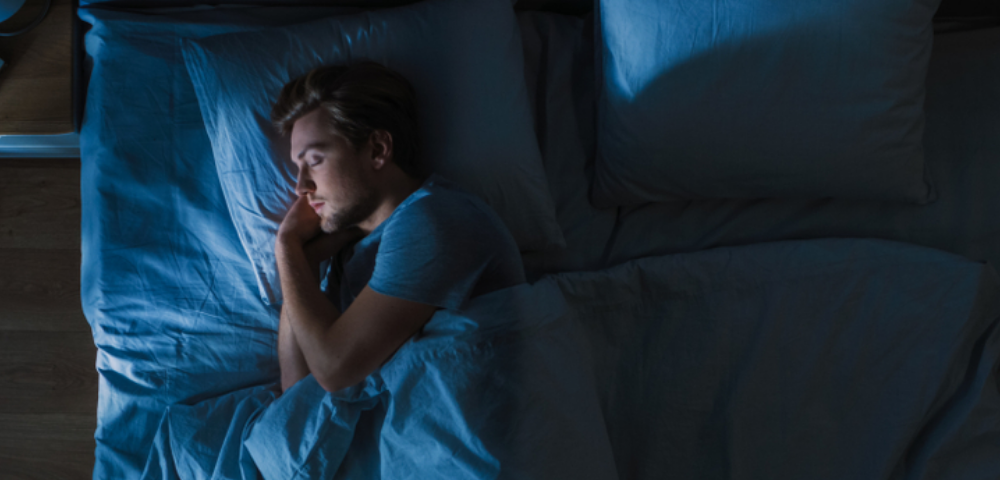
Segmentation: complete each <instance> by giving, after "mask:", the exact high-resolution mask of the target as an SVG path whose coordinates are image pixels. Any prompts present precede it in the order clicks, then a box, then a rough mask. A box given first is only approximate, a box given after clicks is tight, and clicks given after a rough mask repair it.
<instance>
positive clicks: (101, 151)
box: [79, 8, 331, 478]
mask: <svg viewBox="0 0 1000 480" xmlns="http://www.w3.org/2000/svg"><path fill="white" fill-rule="evenodd" d="M330 11H331V10H329V9H323V10H317V9H301V8H300V9H285V10H282V9H228V8H221V9H210V8H199V9H195V10H194V11H191V12H187V13H176V14H173V15H172V16H163V15H145V14H129V13H122V12H114V11H107V10H102V9H97V8H95V9H87V8H81V9H80V10H79V12H80V16H81V18H82V19H83V20H85V21H87V22H89V23H91V24H94V27H93V29H91V31H90V32H88V33H87V36H86V39H85V41H86V48H87V52H88V54H89V55H90V56H91V57H92V60H93V62H92V63H93V67H92V72H91V81H90V84H89V90H88V96H87V104H86V111H85V116H84V122H83V127H82V131H81V135H80V150H81V161H82V162H81V185H80V189H81V206H82V211H83V212H82V218H81V229H82V235H81V248H82V263H81V286H82V288H81V302H82V305H83V309H84V313H85V315H86V317H87V319H88V321H89V322H90V325H91V328H92V333H93V336H94V343H95V345H96V346H97V347H98V353H97V362H96V367H97V371H98V373H99V395H98V423H97V430H96V432H95V439H96V442H97V447H96V452H95V454H96V464H95V468H94V478H137V477H138V476H139V473H140V472H141V468H142V465H143V464H144V462H145V460H146V456H147V454H148V451H149V444H150V441H151V439H152V435H153V433H154V432H155V431H156V426H157V424H158V423H159V420H160V417H161V415H162V413H163V409H164V407H165V406H166V405H168V404H171V403H175V402H192V401H197V400H199V399H203V398H208V397H212V396H215V395H218V394H220V393H223V392H228V391H231V390H234V389H238V388H244V387H248V386H252V385H255V384H259V383H262V382H265V381H267V380H270V379H273V378H275V376H276V375H277V374H278V370H277V363H276V362H275V358H276V357H275V351H274V349H275V345H276V331H275V326H276V325H277V312H276V311H274V310H272V309H269V308H268V307H267V306H266V305H263V304H262V302H261V301H260V297H259V295H258V294H257V293H256V292H257V287H256V282H255V281H254V280H253V272H252V270H251V269H250V266H249V264H248V262H247V258H246V255H245V253H243V249H242V246H241V245H240V243H239V239H238V237H237V235H236V231H235V228H234V227H233V224H232V221H231V220H230V217H229V214H228V213H227V209H226V204H225V200H224V198H223V195H222V190H221V188H220V186H219V179H218V176H217V174H216V170H215V162H214V159H213V157H212V149H211V146H210V144H209V140H208V137H207V135H206V133H205V127H204V122H203V121H202V118H201V113H200V110H199V108H198V102H197V99H196V97H195V93H194V89H193V87H192V86H191V82H190V80H189V79H188V77H187V71H186V70H185V69H184V63H183V59H182V58H181V53H180V45H179V40H178V37H179V36H181V35H189V36H195V37H197V36H203V35H209V34H216V33H222V32H229V31H236V30H240V29H247V28H252V27H253V26H254V25H264V24H274V23H279V22H285V23H293V22H297V21H305V20H308V19H311V18H313V17H314V16H315V15H317V14H318V13H319V12H330ZM182 22H183V23H182Z"/></svg>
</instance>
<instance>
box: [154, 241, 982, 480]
mask: <svg viewBox="0 0 1000 480" xmlns="http://www.w3.org/2000/svg"><path fill="white" fill-rule="evenodd" d="M998 319H1000V279H998V276H997V274H996V272H995V271H994V270H993V268H992V267H990V266H989V265H986V264H982V263H977V262H972V261H969V260H967V259H964V258H962V257H959V256H956V255H952V254H948V253H945V252H940V251H937V250H932V249H927V248H923V247H917V246H912V245H906V244H899V243H894V242H886V241H878V240H851V239H828V240H814V241H789V242H776V243H770V244H760V245H752V246H746V247H736V248H721V249H715V250H708V251H704V252H697V253H693V254H684V255H671V256H664V257H652V258H647V259H640V260H636V261H633V262H629V263H627V264H623V265H620V266H618V267H615V268H612V269H607V270H602V271H598V272H584V273H564V274H558V275H551V276H546V277H543V278H542V279H541V280H539V281H538V282H536V283H534V284H532V285H521V286H518V287H515V288H512V289H507V290H502V291H499V292H494V293H492V294H489V295H486V296H483V297H478V298H476V299H474V300H473V301H472V302H470V304H469V307H468V309H467V310H465V311H461V312H455V311H440V312H438V313H437V314H436V315H435V316H434V317H433V318H432V320H431V321H430V323H428V324H427V325H426V327H425V328H424V329H423V331H422V332H421V333H420V334H419V335H417V336H415V337H414V338H412V339H410V340H409V341H408V342H407V343H406V344H405V345H404V346H403V347H402V348H401V349H400V350H399V351H398V352H397V353H396V355H395V356H394V357H393V358H392V359H391V360H390V361H389V362H387V363H386V364H385V365H384V366H383V367H382V368H381V369H380V370H378V371H377V372H375V373H374V374H372V375H371V376H370V377H369V378H368V379H367V380H366V381H365V382H364V383H362V384H359V385H356V386H354V387H351V388H349V389H345V390H342V391H339V392H336V393H333V394H331V393H328V392H325V391H324V390H322V389H321V388H320V387H319V386H318V384H317V383H316V382H315V380H314V379H313V378H312V377H307V378H306V379H304V380H302V381H300V382H299V383H298V384H296V385H295V386H294V387H293V388H291V389H289V390H288V391H287V392H285V394H284V395H281V396H278V393H277V392H278V389H277V385H276V384H267V385H259V386H256V387H252V388H248V389H244V390H240V391H236V392H232V393H230V394H228V395H223V396H220V397H217V398H213V399H209V400H205V401H202V402H199V403H196V404H193V405H174V406H171V407H169V408H168V409H167V411H166V412H165V414H164V416H163V420H162V421H161V424H160V427H159V430H158V432H157V436H156V440H155V442H154V447H153V449H152V451H151V453H150V456H149V460H148V462H147V465H146V471H145V478H178V477H179V478H241V479H249V478H267V479H271V478H392V479H397V478H399V479H406V478H539V479H547V478H601V479H614V478H621V479H626V478H629V479H631V478H719V479H723V478H726V479H733V478H778V479H783V478H788V479H792V478H873V479H874V478H886V479H889V478H893V479H895V478H914V479H916V478H969V479H972V478H990V475H995V474H996V473H997V472H1000V441H998V440H1000V394H998V389H997V386H998V383H997V371H996V366H997V361H998V358H1000V332H998V331H997V330H998V327H997V324H998Z"/></svg>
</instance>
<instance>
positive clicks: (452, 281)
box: [320, 175, 525, 312]
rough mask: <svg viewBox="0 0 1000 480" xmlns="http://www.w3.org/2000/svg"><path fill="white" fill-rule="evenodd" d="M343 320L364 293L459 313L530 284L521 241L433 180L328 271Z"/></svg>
mask: <svg viewBox="0 0 1000 480" xmlns="http://www.w3.org/2000/svg"><path fill="white" fill-rule="evenodd" d="M320 271H321V272H325V274H324V275H323V277H324V278H323V282H322V285H321V288H322V289H323V291H324V292H326V294H327V298H329V299H330V301H331V302H333V304H334V305H336V306H337V307H338V308H339V309H340V311H341V312H343V311H346V310H347V308H348V307H349V306H350V305H351V302H353V301H354V299H355V298H357V296H358V295H359V294H360V293H361V290H362V289H364V287H365V285H368V286H370V287H371V289H372V290H375V291H376V292H378V293H381V294H383V295H390V296H393V297H397V298H402V299H404V300H410V301H414V302H420V303H424V304H428V305H435V306H437V307H441V308H449V309H458V308H459V307H460V306H461V305H462V304H463V303H465V301H467V300H468V299H470V298H474V297H477V296H479V295H482V294H484V293H489V292H492V291H494V290H499V289H502V288H506V287H510V286H514V285H517V284H519V283H524V282H525V276H524V265H523V264H522V263H521V255H520V253H519V252H518V249H517V244H516V243H515V242H514V237H512V236H511V234H510V232H509V231H508V230H507V227H506V226H505V225H504V224H503V222H502V221H501V220H500V218H499V217H498V216H497V214H496V213H495V212H494V211H493V209H491V208H490V207H489V205H487V204H486V202H484V201H482V200H480V199H479V198H478V197H476V196H474V195H472V194H469V193H468V192H465V191H464V190H462V189H461V188H459V187H458V186H456V185H455V184H453V183H451V182H450V181H448V180H447V179H445V178H444V177H441V176H439V175H431V176H430V177H429V178H428V179H427V180H425V181H424V183H423V185H421V186H420V188H419V189H417V190H416V191H415V192H413V193H412V194H411V195H410V196H409V197H407V198H406V199H405V200H403V202H402V203H400V204H399V206H397V207H396V209H395V210H394V211H393V212H392V214H391V215H389V218H387V219H386V220H385V221H384V222H382V224H381V225H379V226H378V227H376V228H375V230H373V231H372V232H371V233H370V234H368V236H366V237H364V238H362V239H361V240H360V241H358V242H357V243H356V244H354V246H353V248H352V247H348V248H344V249H343V250H342V251H341V252H340V254H339V255H337V256H335V257H333V258H332V259H331V260H330V261H328V262H327V263H325V264H324V265H323V266H321V270H320Z"/></svg>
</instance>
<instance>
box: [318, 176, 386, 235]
mask: <svg viewBox="0 0 1000 480" xmlns="http://www.w3.org/2000/svg"><path fill="white" fill-rule="evenodd" d="M351 190H352V191H353V192H355V195H352V197H353V199H354V200H353V201H352V202H351V204H350V205H348V206H347V207H345V208H343V209H341V210H340V211H338V212H333V213H331V214H329V215H327V216H324V217H323V219H322V220H323V221H322V222H321V223H320V229H321V230H323V232H324V233H334V232H338V231H342V230H346V229H348V228H351V227H354V226H356V225H358V224H359V223H361V222H363V221H365V220H366V219H367V218H368V217H370V216H371V215H372V213H375V209H377V208H378V204H379V202H378V192H377V191H376V190H375V189H374V188H372V187H371V186H369V185H366V184H363V182H359V183H358V184H357V185H355V186H354V187H353V188H351Z"/></svg>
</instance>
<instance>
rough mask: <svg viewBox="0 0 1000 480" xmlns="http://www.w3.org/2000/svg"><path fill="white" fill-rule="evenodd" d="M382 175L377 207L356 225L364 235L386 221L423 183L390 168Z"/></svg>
mask: <svg viewBox="0 0 1000 480" xmlns="http://www.w3.org/2000/svg"><path fill="white" fill-rule="evenodd" d="M384 174H385V177H384V178H383V183H382V187H381V188H380V189H379V190H380V192H379V193H380V197H381V198H380V201H379V205H378V207H377V208H375V211H374V212H372V214H371V215H370V216H369V217H368V218H367V219H365V220H364V221H363V222H361V223H359V224H358V228H360V229H361V231H363V232H365V235H367V234H369V233H372V231H373V230H375V229H376V228H378V226H379V225H381V224H382V222H384V221H386V219H388V218H389V215H392V212H394V211H395V210H396V207H398V206H399V204H400V203H403V200H406V198H407V197H409V196H410V195H412V194H413V192H415V191H417V189H419V188H420V185H421V184H422V183H423V182H422V181H421V180H418V179H416V178H413V177H410V176H409V175H407V174H405V173H403V171H402V170H399V169H397V168H392V169H390V170H389V171H386V172H384Z"/></svg>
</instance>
